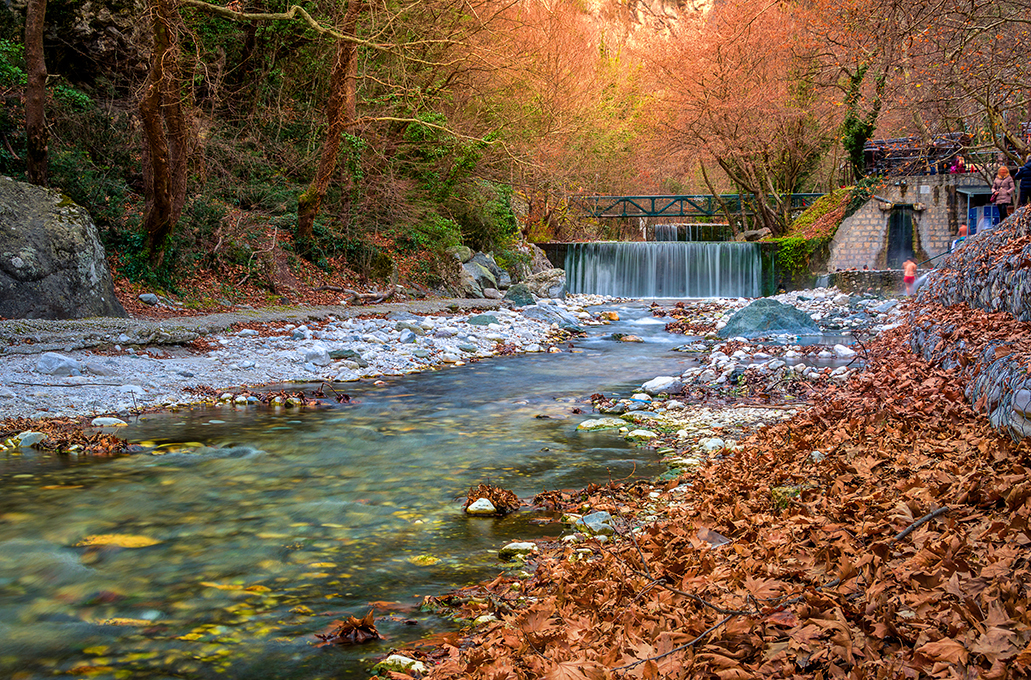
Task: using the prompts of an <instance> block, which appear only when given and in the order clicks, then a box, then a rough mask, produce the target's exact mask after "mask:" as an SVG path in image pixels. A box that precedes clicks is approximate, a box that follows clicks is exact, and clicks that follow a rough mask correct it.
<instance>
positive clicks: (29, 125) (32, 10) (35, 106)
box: [25, 0, 49, 186]
mask: <svg viewBox="0 0 1031 680" xmlns="http://www.w3.org/2000/svg"><path fill="white" fill-rule="evenodd" d="M46 13H47V0H29V1H28V4H27V5H26V8H25V69H26V71H27V75H28V82H27V83H26V86H25V137H26V152H27V153H26V166H27V169H28V174H29V181H30V182H31V183H33V184H38V185H40V186H46V185H47V183H48V181H49V172H48V169H47V163H48V159H47V144H48V137H49V136H48V134H47V124H46V96H47V93H46V85H47V65H46V62H45V61H44V60H43V25H44V18H45V17H46Z"/></svg>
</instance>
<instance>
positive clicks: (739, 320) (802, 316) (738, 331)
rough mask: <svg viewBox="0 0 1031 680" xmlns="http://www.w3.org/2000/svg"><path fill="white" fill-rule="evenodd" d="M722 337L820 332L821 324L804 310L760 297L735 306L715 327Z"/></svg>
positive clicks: (813, 333)
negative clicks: (724, 324)
mask: <svg viewBox="0 0 1031 680" xmlns="http://www.w3.org/2000/svg"><path fill="white" fill-rule="evenodd" d="M716 334H717V335H718V336H719V337H721V338H736V337H743V338H761V337H764V336H767V335H778V334H786V335H819V334H820V327H819V326H818V325H817V324H816V322H815V321H813V319H812V317H810V316H809V315H808V314H806V313H805V312H802V311H800V310H798V309H796V308H795V307H792V306H791V305H785V304H781V303H780V302H777V301H776V300H770V299H768V298H760V299H758V300H756V301H755V302H753V303H752V304H750V305H748V306H747V307H745V308H744V309H741V310H738V311H737V312H735V313H734V315H733V316H732V317H730V319H729V320H728V321H727V325H726V326H724V327H723V328H721V329H720V330H718V331H716Z"/></svg>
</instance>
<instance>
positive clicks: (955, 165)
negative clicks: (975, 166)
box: [949, 156, 967, 175]
mask: <svg viewBox="0 0 1031 680" xmlns="http://www.w3.org/2000/svg"><path fill="white" fill-rule="evenodd" d="M966 171H967V162H966V161H965V160H963V157H962V156H956V160H954V161H953V162H952V167H950V168H949V172H950V173H952V174H953V175H955V174H957V173H961V172H966Z"/></svg>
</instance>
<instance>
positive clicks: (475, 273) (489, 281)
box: [462, 259, 498, 291]
mask: <svg viewBox="0 0 1031 680" xmlns="http://www.w3.org/2000/svg"><path fill="white" fill-rule="evenodd" d="M462 269H463V270H465V273H466V274H468V275H469V276H471V277H472V279H473V281H475V282H476V285H477V286H479V287H480V290H481V291H482V290H483V289H484V288H494V289H497V287H498V279H497V277H495V276H494V273H493V272H491V270H490V269H489V268H488V267H486V266H484V265H483V264H482V263H480V262H476V261H475V259H473V260H471V261H469V262H466V263H465V264H463V265H462Z"/></svg>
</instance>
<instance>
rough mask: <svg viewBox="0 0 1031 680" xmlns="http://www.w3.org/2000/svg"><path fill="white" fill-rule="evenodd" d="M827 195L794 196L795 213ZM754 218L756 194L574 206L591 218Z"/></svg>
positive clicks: (586, 199) (587, 201)
mask: <svg viewBox="0 0 1031 680" xmlns="http://www.w3.org/2000/svg"><path fill="white" fill-rule="evenodd" d="M821 196H823V194H791V195H790V198H791V211H792V212H798V211H802V210H805V209H806V208H808V207H809V206H811V205H812V204H813V203H814V202H815V201H816V199H818V198H820V197H821ZM721 203H722V204H723V205H725V206H726V208H727V209H728V211H729V212H730V213H731V214H732V215H742V214H743V215H754V214H755V208H754V203H755V195H754V194H721V195H720V196H713V195H711V194H700V195H694V196H572V197H571V198H570V204H571V205H572V206H576V207H579V208H580V209H581V210H583V211H584V212H585V213H587V214H588V215H590V216H591V217H717V216H720V215H723V214H724V209H723V207H721Z"/></svg>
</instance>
